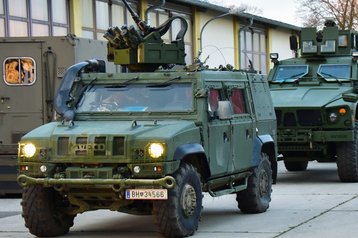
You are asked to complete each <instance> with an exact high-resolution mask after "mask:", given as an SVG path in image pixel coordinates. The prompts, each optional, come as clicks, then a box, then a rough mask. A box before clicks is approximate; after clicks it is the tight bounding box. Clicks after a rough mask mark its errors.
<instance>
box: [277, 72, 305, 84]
mask: <svg viewBox="0 0 358 238" xmlns="http://www.w3.org/2000/svg"><path fill="white" fill-rule="evenodd" d="M300 75H302V73H299V74H294V75H291V76H290V77H288V78H284V79H283V80H282V81H281V82H280V84H282V83H286V81H287V80H290V79H296V80H295V81H292V82H296V81H297V80H299V79H300V78H301V77H299V78H296V77H298V76H300Z"/></svg>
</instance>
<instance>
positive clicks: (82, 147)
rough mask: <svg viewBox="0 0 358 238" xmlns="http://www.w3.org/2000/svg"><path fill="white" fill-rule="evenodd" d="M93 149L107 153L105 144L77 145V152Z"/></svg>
mask: <svg viewBox="0 0 358 238" xmlns="http://www.w3.org/2000/svg"><path fill="white" fill-rule="evenodd" d="M91 148H93V150H96V151H105V150H106V145H105V144H93V145H90V144H76V145H75V150H76V151H85V150H89V149H91Z"/></svg>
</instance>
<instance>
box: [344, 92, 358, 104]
mask: <svg viewBox="0 0 358 238" xmlns="http://www.w3.org/2000/svg"><path fill="white" fill-rule="evenodd" d="M342 98H343V100H344V101H345V102H353V103H355V102H357V101H358V95H357V94H355V93H343V94H342Z"/></svg>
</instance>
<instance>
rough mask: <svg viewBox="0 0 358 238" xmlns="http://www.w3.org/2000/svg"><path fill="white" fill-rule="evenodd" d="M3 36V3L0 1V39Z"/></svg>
mask: <svg viewBox="0 0 358 238" xmlns="http://www.w3.org/2000/svg"><path fill="white" fill-rule="evenodd" d="M4 36H5V11H4V2H3V1H0V37H4Z"/></svg>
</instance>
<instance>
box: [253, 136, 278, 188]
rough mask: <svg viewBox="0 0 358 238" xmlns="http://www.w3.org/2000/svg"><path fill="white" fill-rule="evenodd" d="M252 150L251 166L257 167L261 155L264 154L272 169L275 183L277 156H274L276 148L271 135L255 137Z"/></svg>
mask: <svg viewBox="0 0 358 238" xmlns="http://www.w3.org/2000/svg"><path fill="white" fill-rule="evenodd" d="M254 143H255V144H254V150H253V157H252V165H253V166H257V165H258V164H259V162H260V161H259V158H261V154H262V153H265V154H266V155H267V156H268V157H269V158H268V159H269V161H270V163H271V169H272V179H273V181H274V182H276V178H277V156H276V149H275V148H276V147H275V140H274V139H273V138H272V136H271V135H260V136H258V137H256V140H255V142H254Z"/></svg>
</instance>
